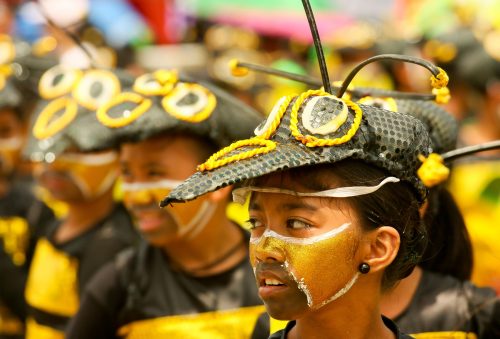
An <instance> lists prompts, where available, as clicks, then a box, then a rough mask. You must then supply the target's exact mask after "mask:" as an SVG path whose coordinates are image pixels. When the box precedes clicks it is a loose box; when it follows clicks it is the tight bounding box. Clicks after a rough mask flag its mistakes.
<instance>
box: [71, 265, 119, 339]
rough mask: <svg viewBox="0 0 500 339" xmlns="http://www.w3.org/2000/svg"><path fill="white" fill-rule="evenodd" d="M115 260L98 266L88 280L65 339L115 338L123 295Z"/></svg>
mask: <svg viewBox="0 0 500 339" xmlns="http://www.w3.org/2000/svg"><path fill="white" fill-rule="evenodd" d="M125 293H126V292H125V288H124V287H123V286H121V284H120V282H119V279H118V272H117V269H116V264H115V262H114V261H112V262H110V263H109V264H107V265H105V266H104V267H103V268H102V269H100V270H99V271H98V272H97V273H96V274H95V276H94V277H93V278H92V279H91V281H90V282H89V285H88V286H87V288H86V289H85V292H84V294H83V297H82V301H81V303H80V308H79V310H78V312H77V314H76V315H75V316H74V317H73V318H72V319H71V321H70V323H69V325H68V327H67V330H66V338H67V339H80V338H81V339H88V338H93V339H101V338H102V339H109V338H117V337H116V331H117V318H118V314H119V311H120V308H121V307H122V303H123V300H124V299H125Z"/></svg>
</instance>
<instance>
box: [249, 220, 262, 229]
mask: <svg viewBox="0 0 500 339" xmlns="http://www.w3.org/2000/svg"><path fill="white" fill-rule="evenodd" d="M245 223H246V225H247V227H248V229H251V230H253V229H255V228H257V227H262V226H264V224H263V223H262V222H260V221H259V220H257V219H254V218H250V219H248V220H247V221H246V222H245Z"/></svg>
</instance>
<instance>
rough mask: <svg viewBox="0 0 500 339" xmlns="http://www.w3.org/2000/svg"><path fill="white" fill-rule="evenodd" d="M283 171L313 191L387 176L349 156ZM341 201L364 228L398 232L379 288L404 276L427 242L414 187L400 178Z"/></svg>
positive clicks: (411, 267) (369, 181)
mask: <svg viewBox="0 0 500 339" xmlns="http://www.w3.org/2000/svg"><path fill="white" fill-rule="evenodd" d="M283 174H284V175H286V176H289V178H290V179H291V180H293V181H294V182H298V183H300V184H301V185H302V186H304V187H305V188H308V189H311V190H315V191H320V190H326V189H329V188H332V184H333V183H335V184H337V185H341V186H361V185H363V186H366V185H377V184H379V183H380V182H381V181H382V180H383V179H384V178H386V177H388V176H390V174H388V173H387V172H386V171H384V170H381V169H379V168H377V167H375V166H372V165H369V164H367V163H365V162H363V161H359V160H353V159H348V160H343V161H340V162H337V163H335V164H320V165H311V166H304V167H298V168H293V169H290V170H287V171H286V172H283ZM246 184H247V185H248V184H252V183H246ZM342 201H344V202H346V203H347V204H349V206H352V207H353V208H354V209H355V211H356V212H357V215H358V217H359V218H360V221H361V224H362V227H363V228H364V229H365V230H373V229H376V228H378V227H380V226H392V227H394V228H395V229H396V230H397V231H398V233H399V236H400V238H401V242H400V247H399V251H398V254H397V256H396V258H395V259H394V261H393V262H392V263H391V264H390V265H389V266H388V267H387V268H386V270H385V272H384V276H383V280H382V289H383V290H386V289H388V288H390V287H392V286H393V285H394V284H395V283H396V282H397V281H398V280H400V279H403V278H405V277H407V276H408V275H409V274H410V273H411V272H412V271H413V268H414V267H415V266H416V265H417V264H418V263H419V262H420V259H421V257H422V254H423V252H424V249H425V247H426V244H427V236H426V228H425V224H424V222H423V221H422V219H421V218H420V214H419V207H420V204H419V202H418V199H417V195H416V191H415V189H414V188H413V187H412V186H411V185H410V184H409V183H406V182H402V181H401V182H398V183H389V184H386V185H384V186H382V187H381V188H380V189H378V190H377V191H376V192H374V193H370V194H365V195H360V196H356V197H350V198H342Z"/></svg>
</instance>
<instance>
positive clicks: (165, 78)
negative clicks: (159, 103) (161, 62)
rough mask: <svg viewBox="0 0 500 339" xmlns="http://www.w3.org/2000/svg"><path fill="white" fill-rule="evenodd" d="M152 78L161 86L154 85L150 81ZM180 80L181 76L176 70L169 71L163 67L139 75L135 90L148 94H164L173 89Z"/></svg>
mask: <svg viewBox="0 0 500 339" xmlns="http://www.w3.org/2000/svg"><path fill="white" fill-rule="evenodd" d="M151 80H154V81H155V82H156V84H158V85H159V86H153V84H151V83H150V82H151ZM178 80H179V76H178V74H177V71H176V70H171V71H167V70H163V69H162V70H158V71H156V72H153V73H147V74H143V75H141V76H140V77H138V78H137V79H136V80H135V82H134V86H133V90H134V91H136V92H137V93H140V94H143V95H147V96H151V95H160V96H164V95H167V94H168V93H170V92H171V91H172V89H173V88H174V86H175V84H176V83H177V81H178ZM148 83H149V85H148Z"/></svg>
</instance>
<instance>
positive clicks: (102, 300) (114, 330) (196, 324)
mask: <svg viewBox="0 0 500 339" xmlns="http://www.w3.org/2000/svg"><path fill="white" fill-rule="evenodd" d="M238 227H239V226H238ZM247 238H248V236H247ZM247 240H248V239H247ZM261 303H262V302H261V300H260V299H259V298H258V296H257V287H256V284H255V278H254V275H253V270H252V268H251V266H250V264H249V262H248V260H247V259H244V260H243V261H241V262H240V263H238V264H237V265H236V266H234V267H233V268H231V269H229V270H227V271H226V272H223V273H220V274H217V275H214V276H209V277H201V278H200V277H199V278H196V277H192V276H189V275H187V274H185V273H182V272H179V271H176V270H173V269H172V267H171V265H170V264H169V262H168V258H167V257H165V254H164V253H163V251H162V250H161V249H159V248H156V247H153V246H151V245H149V244H147V243H146V242H144V243H143V244H142V245H141V246H140V247H139V249H138V250H137V251H135V252H134V253H124V254H123V255H120V256H119V257H117V259H116V260H115V262H114V263H112V264H108V265H107V266H106V267H105V268H103V269H102V270H101V271H100V272H99V273H98V274H97V275H96V277H95V278H94V279H93V280H92V282H91V283H90V284H89V286H88V288H87V291H86V294H85V297H84V299H83V301H82V306H81V308H80V311H79V312H78V314H77V315H76V316H75V318H74V319H73V320H72V323H71V324H70V326H69V329H68V332H67V338H69V339H76V338H117V337H125V338H139V337H141V338H142V337H146V336H147V337H148V338H151V339H153V338H181V337H182V338H200V337H203V335H202V334H205V335H208V334H211V335H213V336H211V337H210V338H245V337H246V338H249V337H250V333H251V330H252V326H253V324H254V323H255V320H256V319H257V316H258V315H259V314H260V313H262V312H263V311H264V306H262V305H261Z"/></svg>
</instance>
